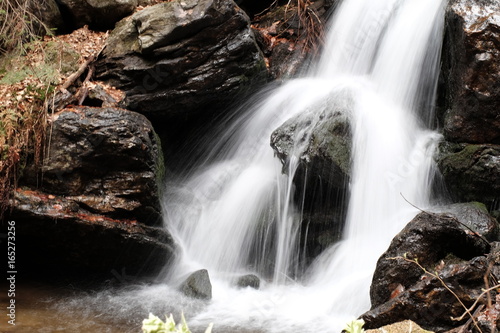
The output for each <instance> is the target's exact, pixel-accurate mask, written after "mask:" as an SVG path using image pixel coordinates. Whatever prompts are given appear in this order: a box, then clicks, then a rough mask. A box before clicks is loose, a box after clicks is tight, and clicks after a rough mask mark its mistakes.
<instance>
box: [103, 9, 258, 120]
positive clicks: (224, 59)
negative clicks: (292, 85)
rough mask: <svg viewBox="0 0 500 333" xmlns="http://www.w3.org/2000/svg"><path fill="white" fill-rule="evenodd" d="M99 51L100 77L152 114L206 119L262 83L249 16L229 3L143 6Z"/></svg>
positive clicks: (140, 109) (130, 103)
mask: <svg viewBox="0 0 500 333" xmlns="http://www.w3.org/2000/svg"><path fill="white" fill-rule="evenodd" d="M103 54H104V56H103V57H102V59H100V60H99V61H98V62H97V64H96V74H97V78H98V79H100V80H103V81H106V82H107V83H109V84H111V85H112V86H115V87H117V88H119V89H122V90H124V91H125V93H126V98H125V102H124V105H125V106H127V108H128V109H131V110H134V111H138V112H140V113H143V114H146V115H147V116H149V117H152V118H157V117H162V118H163V119H165V118H169V117H170V119H171V118H172V117H174V118H175V117H176V119H177V120H180V121H182V122H186V121H187V120H193V119H199V118H200V117H201V118H203V119H204V120H203V121H207V120H209V119H210V120H211V119H213V118H214V117H215V116H216V115H220V114H221V112H222V111H223V110H224V108H226V107H227V106H229V105H230V104H231V103H233V102H234V101H235V100H236V99H237V98H238V97H239V96H241V95H240V93H242V92H243V91H245V89H248V87H250V86H252V83H256V82H263V81H265V80H267V70H266V66H265V63H264V60H263V55H262V53H261V52H260V50H259V48H258V47H257V44H256V42H255V38H254V35H253V32H252V31H251V29H250V21H249V18H248V16H247V15H246V14H245V13H244V12H243V11H242V10H241V9H239V8H238V7H237V6H236V4H235V3H234V2H233V1H231V0H182V1H181V0H174V1H170V2H165V3H161V4H158V5H155V6H151V7H148V8H145V9H144V10H141V11H139V12H137V13H135V14H134V15H132V16H130V17H128V18H126V19H124V20H122V21H120V22H119V23H118V24H117V26H116V29H115V30H113V32H112V33H111V35H110V36H109V39H108V42H107V45H106V48H105V50H104V52H103ZM162 124H163V125H165V126H167V124H168V121H167V122H165V121H163V123H162ZM179 126H182V124H181V123H180V122H176V123H175V127H177V128H178V127H179Z"/></svg>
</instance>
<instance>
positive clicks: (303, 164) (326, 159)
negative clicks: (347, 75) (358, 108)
mask: <svg viewBox="0 0 500 333" xmlns="http://www.w3.org/2000/svg"><path fill="white" fill-rule="evenodd" d="M351 139H352V137H351V126H350V123H349V113H348V109H347V108H346V107H345V106H344V105H343V104H342V103H338V102H337V103H336V102H334V101H332V100H330V99H327V100H326V101H324V102H322V103H321V105H319V106H318V108H315V107H314V108H312V109H311V110H307V111H306V112H303V113H301V114H299V115H297V116H295V117H293V118H291V119H289V120H287V121H286V122H285V123H284V124H283V125H281V126H280V127H279V128H278V129H276V130H275V131H274V132H273V133H272V135H271V147H272V148H273V149H274V151H275V153H276V155H277V156H278V158H279V159H280V160H281V162H282V164H283V171H284V172H287V169H288V165H289V164H290V159H291V158H297V159H298V169H297V172H296V178H297V179H296V180H294V182H295V185H296V186H297V187H299V188H302V187H303V184H304V183H305V184H307V186H311V185H313V184H315V183H316V182H318V181H321V182H322V184H323V187H324V188H325V189H339V190H344V189H346V186H347V184H348V180H349V177H350V168H351ZM305 177H307V179H305Z"/></svg>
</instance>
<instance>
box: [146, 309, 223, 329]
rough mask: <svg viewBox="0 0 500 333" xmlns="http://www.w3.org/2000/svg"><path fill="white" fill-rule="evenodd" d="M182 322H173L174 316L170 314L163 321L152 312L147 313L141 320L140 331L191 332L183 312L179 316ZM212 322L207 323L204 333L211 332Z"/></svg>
mask: <svg viewBox="0 0 500 333" xmlns="http://www.w3.org/2000/svg"><path fill="white" fill-rule="evenodd" d="M181 320H182V322H181V323H180V324H178V325H176V324H175V321H174V317H173V316H172V314H170V317H166V320H165V321H162V320H161V319H160V318H158V317H157V316H155V315H153V314H152V313H150V314H149V318H147V319H144V320H143V321H142V332H143V333H169V332H172V333H191V331H190V330H189V327H188V325H187V323H186V319H185V318H184V314H182V317H181ZM212 326H213V324H210V325H208V328H207V330H206V331H205V333H211V332H212Z"/></svg>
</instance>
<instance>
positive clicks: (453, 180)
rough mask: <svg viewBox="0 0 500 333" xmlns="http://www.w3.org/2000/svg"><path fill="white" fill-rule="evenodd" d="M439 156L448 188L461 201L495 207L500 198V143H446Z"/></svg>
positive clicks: (440, 167)
mask: <svg viewBox="0 0 500 333" xmlns="http://www.w3.org/2000/svg"><path fill="white" fill-rule="evenodd" d="M439 150H440V151H439V154H438V158H437V162H438V166H439V169H440V170H441V172H442V174H443V177H444V180H445V182H446V185H447V188H448V189H449V191H450V193H451V195H452V197H453V199H455V200H457V201H480V202H483V203H485V204H487V205H488V206H493V205H494V203H495V202H498V200H499V199H500V145H491V144H481V145H479V144H478V145H468V144H452V143H446V142H445V143H442V144H441V145H440V149H439Z"/></svg>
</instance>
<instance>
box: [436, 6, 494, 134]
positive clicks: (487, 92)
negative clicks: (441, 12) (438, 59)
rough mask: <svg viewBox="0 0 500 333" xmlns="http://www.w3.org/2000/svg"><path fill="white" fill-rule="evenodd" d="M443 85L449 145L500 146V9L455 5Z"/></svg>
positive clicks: (449, 18)
mask: <svg viewBox="0 0 500 333" xmlns="http://www.w3.org/2000/svg"><path fill="white" fill-rule="evenodd" d="M446 22H447V23H446V27H447V30H446V38H445V47H444V54H443V81H444V82H446V87H445V88H444V89H443V90H444V92H443V93H444V95H445V100H446V101H445V110H446V112H445V114H444V134H445V137H446V139H447V140H448V141H452V142H468V143H496V144H499V143H500V44H499V43H498V40H500V3H499V2H498V1H495V0H481V1H479V0H454V1H451V3H450V4H449V8H448V11H447V16H446Z"/></svg>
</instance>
